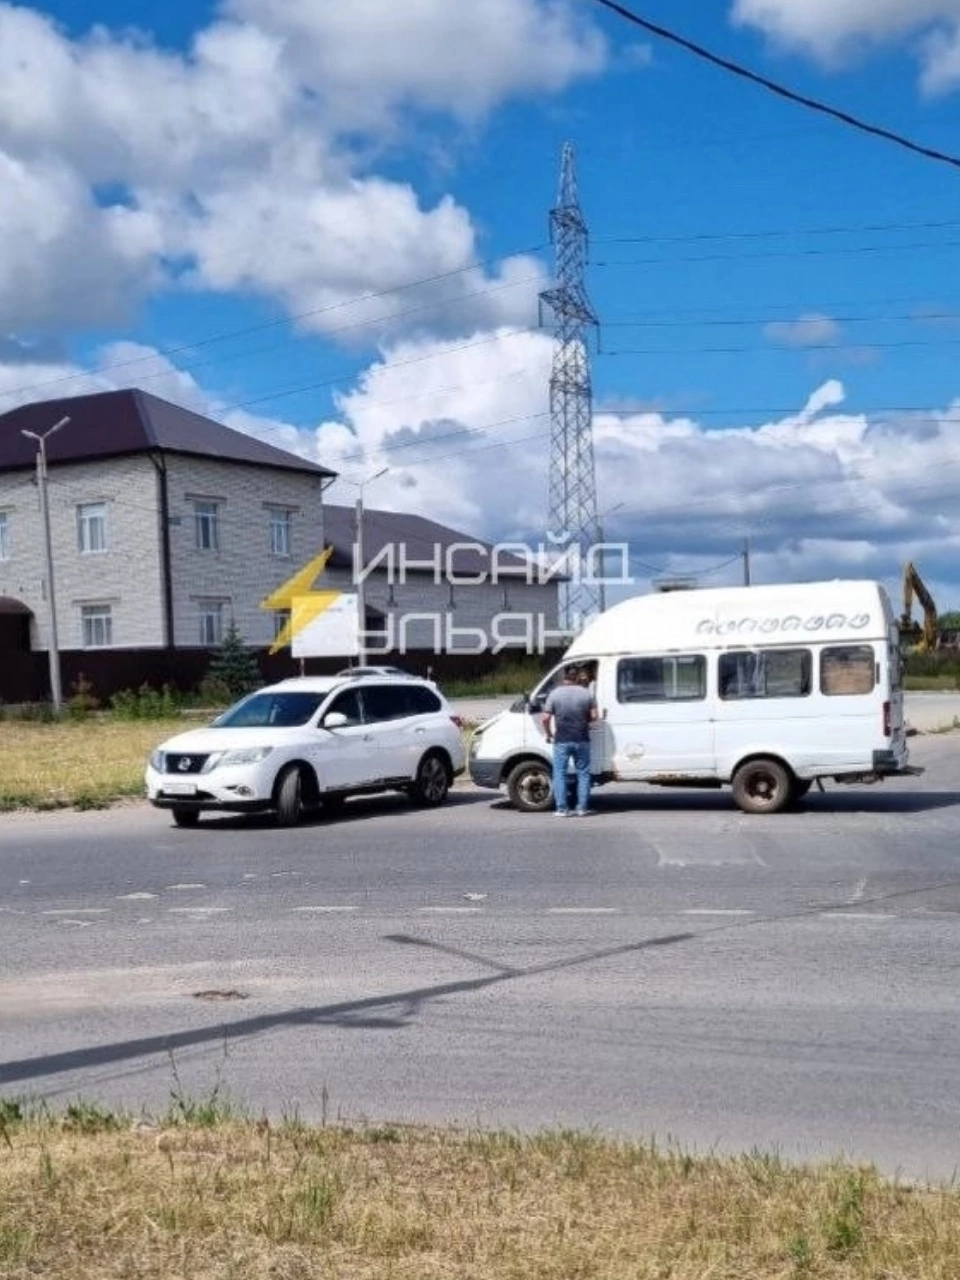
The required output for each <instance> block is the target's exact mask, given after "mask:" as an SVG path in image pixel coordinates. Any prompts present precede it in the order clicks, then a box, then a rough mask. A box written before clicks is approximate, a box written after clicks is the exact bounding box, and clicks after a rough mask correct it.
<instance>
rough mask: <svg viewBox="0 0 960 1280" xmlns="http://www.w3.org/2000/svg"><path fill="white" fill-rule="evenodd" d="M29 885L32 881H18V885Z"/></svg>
mask: <svg viewBox="0 0 960 1280" xmlns="http://www.w3.org/2000/svg"><path fill="white" fill-rule="evenodd" d="M29 883H30V881H29V880H18V881H17V884H29Z"/></svg>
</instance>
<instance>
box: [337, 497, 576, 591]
mask: <svg viewBox="0 0 960 1280" xmlns="http://www.w3.org/2000/svg"><path fill="white" fill-rule="evenodd" d="M355 530H356V516H355V508H354V507H340V506H332V505H330V504H329V503H325V504H324V508H323V534H324V541H325V543H326V544H327V546H332V547H333V554H332V555H331V557H330V560H329V567H330V568H331V569H350V570H351V571H352V570H353V548H354V542H355V540H356V533H355ZM462 542H465V543H469V544H470V545H469V546H466V547H457V548H456V550H453V551H452V553H451V559H452V564H451V568H452V570H453V574H454V576H455V577H464V578H466V577H470V576H475V577H479V576H480V575H481V574H488V575H489V574H490V573H491V571H492V570H493V568H494V567H495V568H496V571H497V576H498V577H504V578H505V577H512V576H516V577H520V578H526V577H527V575H528V573H529V581H530V582H531V583H534V582H537V581H538V580H539V575H538V572H537V566H536V564H535V563H533V562H532V560H531V561H530V562H528V561H527V560H524V559H522V558H521V557H520V556H513V555H508V554H506V553H504V554H500V553H497V555H496V561H495V562H494V560H493V553H494V547H493V544H492V543H488V542H485V541H484V540H483V539H482V538H475V537H473V536H472V534H469V533H461V532H459V531H458V530H457V529H450V528H448V527H447V526H446V525H443V524H437V522H436V521H435V520H428V519H426V517H425V516H414V515H407V514H406V513H404V512H399V511H382V510H380V509H375V508H373V507H365V508H364V512H363V558H364V562H365V563H366V564H370V563H371V561H373V560H374V559H375V558H376V557H377V555H378V554H380V553H381V552H382V551H383V550H384V548H386V547H388V546H393V547H394V548H395V550H394V557H395V559H394V564H393V568H394V572H396V573H400V572H401V570H402V569H403V566H404V565H405V564H406V565H412V564H413V563H414V562H416V561H420V562H436V561H439V568H440V574H439V575H438V576H440V577H443V575H444V574H445V573H446V569H447V548H448V547H454V545H455V544H456V543H462ZM401 548H402V551H401ZM481 548H483V550H481ZM401 556H402V557H403V559H401ZM381 566H382V567H384V569H385V566H386V561H385V560H384V561H382V562H381ZM407 572H408V575H409V576H411V577H413V576H416V573H417V571H416V570H414V569H412V568H411V569H410V570H408V571H407ZM419 572H420V573H427V574H429V573H432V572H433V570H432V569H430V568H429V565H428V564H427V565H426V566H425V567H424V568H422V569H421V570H419ZM560 580H562V575H560V574H554V576H553V581H554V582H556V581H560Z"/></svg>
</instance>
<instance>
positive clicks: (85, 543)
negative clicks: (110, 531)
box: [77, 502, 107, 555]
mask: <svg viewBox="0 0 960 1280" xmlns="http://www.w3.org/2000/svg"><path fill="white" fill-rule="evenodd" d="M77 546H78V548H79V549H80V554H81V555H98V554H99V553H100V552H103V551H106V549H107V508H106V504H105V503H103V502H84V503H81V504H80V506H79V507H77Z"/></svg>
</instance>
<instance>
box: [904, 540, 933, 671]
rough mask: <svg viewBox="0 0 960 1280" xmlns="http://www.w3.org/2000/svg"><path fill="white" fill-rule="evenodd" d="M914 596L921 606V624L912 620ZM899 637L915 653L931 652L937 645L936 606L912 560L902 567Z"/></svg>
mask: <svg viewBox="0 0 960 1280" xmlns="http://www.w3.org/2000/svg"><path fill="white" fill-rule="evenodd" d="M914 596H916V598H917V599H918V600H919V601H920V604H921V606H922V607H923V626H922V627H921V626H920V624H919V623H917V622H914V620H913V599H914ZM900 638H901V641H906V642H907V643H908V644H909V645H910V647H911V648H913V649H914V651H915V652H916V653H932V652H933V650H934V649H936V647H937V639H938V633H937V606H936V605H935V604H934V602H933V596H932V595H931V594H930V592H929V591H928V589H927V585H926V583H925V582H924V581H923V579H922V578H921V577H920V574H919V573H918V572H917V567H916V565H915V564H914V563H913V561H912V560H910V561H908V562H907V563H906V564H905V565H904V568H903V613H902V615H901V617H900Z"/></svg>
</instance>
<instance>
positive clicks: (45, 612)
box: [0, 455, 163, 650]
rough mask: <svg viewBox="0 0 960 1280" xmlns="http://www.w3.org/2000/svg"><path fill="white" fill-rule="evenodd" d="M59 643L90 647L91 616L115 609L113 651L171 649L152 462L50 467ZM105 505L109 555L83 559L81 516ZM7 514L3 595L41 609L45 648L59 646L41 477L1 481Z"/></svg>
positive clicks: (10, 475) (39, 634) (12, 476)
mask: <svg viewBox="0 0 960 1280" xmlns="http://www.w3.org/2000/svg"><path fill="white" fill-rule="evenodd" d="M47 495H48V501H49V506H50V529H51V543H52V548H53V565H54V586H55V595H56V605H57V627H58V640H59V645H60V648H61V649H62V650H72V649H82V648H83V632H82V625H81V609H82V607H83V606H84V605H103V606H109V608H110V614H111V626H112V636H113V647H115V648H140V647H149V646H153V645H160V644H162V643H163V612H162V595H161V585H160V584H161V556H160V520H159V507H158V487H157V473H156V470H155V468H154V466H153V463H152V462H151V461H150V459H149V458H148V457H145V456H142V455H140V456H136V457H129V458H117V459H98V460H97V461H96V462H88V463H71V464H58V465H56V466H51V467H49V470H48V478H47ZM86 503H103V505H104V508H105V512H106V549H105V550H104V551H97V552H87V553H84V552H81V550H80V548H79V541H78V521H77V508H78V506H80V505H81V504H86ZM0 513H2V514H4V515H5V516H6V525H7V544H8V551H9V555H8V557H7V558H6V559H0V595H4V596H12V597H13V598H14V599H16V600H20V601H22V602H23V603H24V604H25V605H26V606H27V608H28V609H30V610H32V612H33V615H34V618H33V623H32V626H31V640H32V644H33V647H34V648H35V649H46V648H48V647H49V643H50V638H49V622H48V619H49V605H48V586H47V571H46V555H45V548H44V534H43V521H42V518H41V514H40V501H39V494H38V490H37V485H36V479H35V473H34V472H33V471H29V472H26V471H18V472H7V473H6V474H2V475H0Z"/></svg>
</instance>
